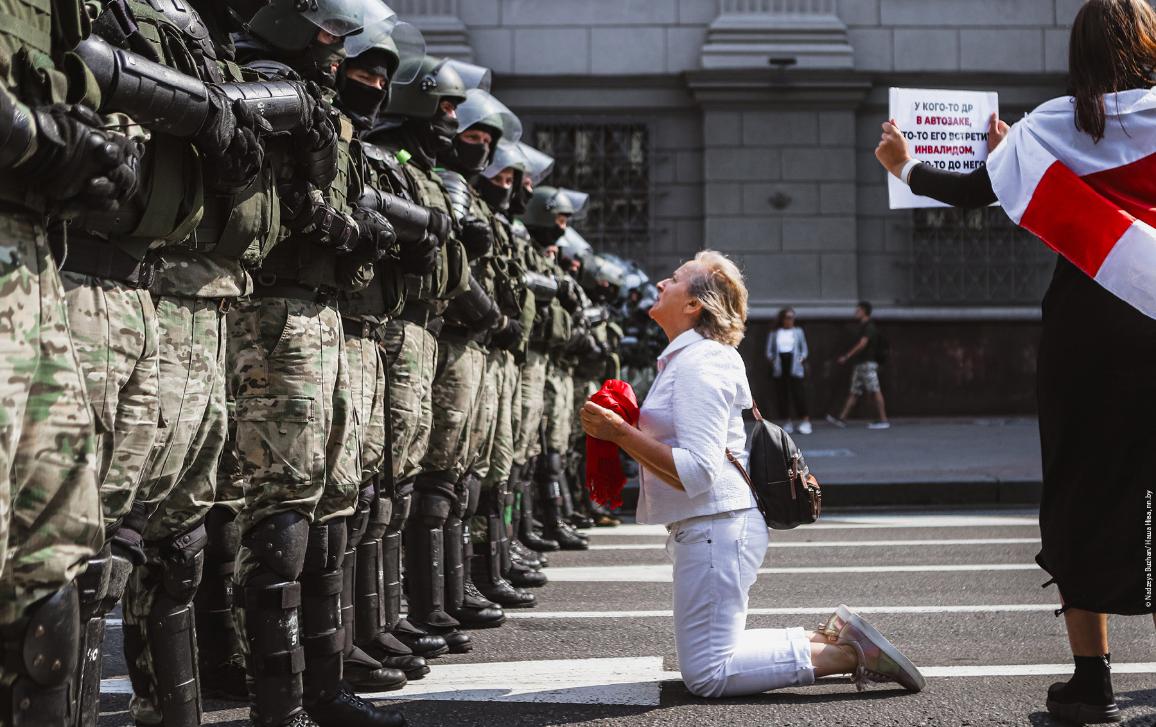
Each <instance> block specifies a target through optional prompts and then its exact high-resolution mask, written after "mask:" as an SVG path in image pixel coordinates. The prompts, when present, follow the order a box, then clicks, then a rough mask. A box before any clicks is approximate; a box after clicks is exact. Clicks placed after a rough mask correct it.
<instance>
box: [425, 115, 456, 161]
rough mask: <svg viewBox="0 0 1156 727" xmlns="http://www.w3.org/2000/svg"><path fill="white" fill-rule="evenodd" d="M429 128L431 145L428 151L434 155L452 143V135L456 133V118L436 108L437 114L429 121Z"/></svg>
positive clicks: (451, 145)
mask: <svg viewBox="0 0 1156 727" xmlns="http://www.w3.org/2000/svg"><path fill="white" fill-rule="evenodd" d="M429 128H430V143H431V144H432V145H433V146H432V148H431V149H430V151H432V152H433V155H434V156H437V155H438V154H440V153H442V152H443V151H446V150H447V149H451V148H452V147H453V145H454V137H455V136H457V135H458V119H457V117H456V116H455V117H451V116H449V115H447V114H446V112H444V111H442V110H440V109H439V110H438V113H437V116H435V117H434V118H433V120H432V121H430V122H429Z"/></svg>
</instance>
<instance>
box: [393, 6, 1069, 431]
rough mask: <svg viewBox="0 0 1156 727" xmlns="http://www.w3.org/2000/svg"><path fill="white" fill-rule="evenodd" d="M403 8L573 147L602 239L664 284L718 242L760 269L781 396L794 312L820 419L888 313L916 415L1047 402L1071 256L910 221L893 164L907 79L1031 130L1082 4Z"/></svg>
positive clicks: (979, 220)
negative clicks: (1045, 307)
mask: <svg viewBox="0 0 1156 727" xmlns="http://www.w3.org/2000/svg"><path fill="white" fill-rule="evenodd" d="M391 4H392V5H393V7H395V9H397V10H398V11H399V12H400V13H401V14H402V15H403V16H405V17H406V18H407V19H409V20H410V21H412V22H414V23H415V24H416V25H418V26H419V27H421V28H422V30H423V31H424V32H425V34H426V37H427V40H428V41H429V42H430V44H431V50H432V51H433V52H436V53H441V54H445V55H452V56H455V57H459V58H465V59H469V60H472V61H474V62H476V63H480V64H483V65H486V66H488V67H490V68H492V69H493V71H494V77H495V82H494V90H495V93H497V94H498V95H499V96H500V97H501V98H502V99H503V100H504V101H505V102H506V103H507V104H508V105H509V106H510V107H511V108H513V109H514V110H515V111H516V112H518V113H519V114H520V115H521V116H522V119H523V121H524V122H525V124H526V128H527V140H528V141H529V142H530V143H533V144H535V145H537V146H539V147H541V148H543V149H545V150H546V151H548V152H550V153H552V154H553V155H554V156H556V157H557V159H558V167H557V171H556V173H555V177H554V178H553V180H552V181H554V182H555V183H560V184H567V185H571V186H576V187H579V188H582V189H583V190H585V191H588V192H591V193H592V194H593V195H594V199H595V200H596V202H595V206H594V208H593V209H592V210H591V212H590V214H589V215H588V216H587V218H586V219H585V220H584V221H583V222H582V223H581V224H580V229H581V230H582V232H583V234H584V235H585V236H586V237H587V238H588V239H590V240H591V242H593V243H595V245H596V247H602V248H604V249H608V250H611V251H614V252H618V253H621V254H623V255H626V256H629V257H633V258H635V259H638V260H640V261H642V262H644V263H645V264H646V265H647V266H648V268H649V269H650V270H651V271H652V275H657V276H658V277H661V276H662V274H663V273H665V271H668V270H670V269H672V268H673V267H674V266H675V265H676V264H677V263H678V262H679V261H681V260H684V259H686V258H687V257H689V256H690V255H692V254H693V253H694V252H695V251H696V250H699V249H701V248H703V247H707V246H709V247H713V248H716V249H720V250H723V251H725V252H728V253H731V254H733V255H734V256H735V257H736V258H737V259H738V260H739V262H740V263H741V264H742V266H743V268H744V270H745V272H746V274H747V276H748V279H749V284H750V289H751V299H752V319H753V320H752V325H751V330H750V335H749V336H748V340H747V342H746V343H745V344H744V347H743V350H744V353H745V354H746V355H747V360H748V362H749V364H750V366H751V371H752V377H751V378H752V382H753V383H755V384H756V389H757V390H758V393H759V394H760V396H761V398H763V399H768V400H769V399H770V398H771V397H770V396H769V393H768V392H767V390H766V386H765V384H766V382H765V378H766V377H765V371H764V367H763V366H761V365H760V362H761V355H760V350H761V348H762V346H763V344H764V342H765V339H766V334H767V330H768V326H769V323H770V321H771V320H772V319H773V317H774V315H775V312H776V311H777V310H778V309H779V308H780V307H781V306H783V305H792V306H794V307H795V308H796V309H797V310H798V312H799V318H800V320H801V322H802V323H803V324H804V325H805V326H806V327H807V330H808V334H809V335H808V337H809V338H810V339H811V343H812V349H813V351H814V353H813V356H812V365H811V373H812V376H811V391H812V399H813V408H816V409H819V410H822V409H824V408H827V407H830V406H832V405H833V402H835V401H836V400H838V399H839V398H841V396H842V394H843V391H844V389H845V378H846V376H847V374H848V372H847V371H846V370H844V369H841V368H839V367H837V366H835V364H834V363H833V361H832V359H833V358H834V357H835V355H837V353H838V352H839V350H840V349H841V348H843V347H844V346H845V345H847V344H848V342H849V341H848V339H849V336H850V333H849V331H848V327H847V324H846V320H847V318H848V316H849V315H850V312H851V310H852V308H853V306H854V303H855V302H856V301H857V300H860V299H869V300H871V301H872V302H874V303H875V305H876V307H877V311H878V313H877V318H878V319H879V320H880V323H881V326H882V327H883V328H884V329H885V330H886V332H887V337H888V339H889V341H890V344H891V350H892V356H891V363H890V365H889V366H888V367H887V370H886V372H885V385H887V387H888V389H889V391H888V394H889V398H890V401H891V404H892V408H893V410H894V411H895V413H897V414H911V415H930V414H935V415H942V414H967V415H972V414H1015V413H1026V412H1030V411H1032V410H1033V408H1034V394H1033V390H1034V386H1033V383H1032V378H1033V376H1034V358H1035V353H1034V351H1035V341H1036V336H1037V325H1038V323H1037V322H1038V318H1039V301H1040V297H1041V295H1042V293H1043V290H1044V289H1045V288H1046V285H1047V281H1048V278H1049V276H1050V273H1051V268H1052V265H1053V259H1052V257H1051V254H1050V253H1049V252H1048V251H1046V250H1045V249H1043V247H1042V245H1041V244H1040V243H1039V242H1038V241H1036V240H1035V239H1034V238H1031V237H1029V236H1026V235H1025V234H1023V233H1022V232H1020V231H1019V230H1017V229H1015V228H1014V227H1013V226H1011V225H1010V223H1008V222H1007V219H1006V217H1004V216H1003V214H1002V212H1001V211H1000V210H999V209H998V208H995V209H989V210H980V211H976V212H968V213H961V212H956V211H922V210H921V211H895V212H892V211H889V210H888V205H887V193H886V184H885V177H884V174H883V172H882V171H881V169H880V168H879V166H878V164H877V163H876V162H875V159H874V157H873V153H872V152H873V149H874V147H875V144H876V142H877V141H878V137H879V124H880V122H881V121H883V120H884V119H885V118H886V115H887V98H888V88H889V87H892V86H903V87H922V88H961V89H975V90H990V91H996V92H998V93H999V97H1000V105H1001V112H1002V115H1003V116H1004V118H1006V119H1008V120H1009V121H1010V120H1014V119H1015V118H1017V117H1019V116H1021V115H1022V114H1023V113H1024V112H1026V111H1028V110H1030V109H1031V108H1033V107H1034V106H1036V105H1037V104H1039V103H1040V102H1042V101H1044V100H1046V99H1048V98H1051V97H1054V96H1057V95H1060V94H1061V93H1062V92H1063V88H1064V76H1065V72H1066V64H1067V40H1068V26H1069V25H1070V23H1071V20H1072V19H1073V18H1074V17H1075V14H1076V12H1077V10H1078V8H1079V5H1080V0H401V1H400V2H397V1H395V2H392V3H391ZM768 408H769V407H768ZM820 413H821V411H820Z"/></svg>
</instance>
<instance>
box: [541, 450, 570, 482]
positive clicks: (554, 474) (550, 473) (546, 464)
mask: <svg viewBox="0 0 1156 727" xmlns="http://www.w3.org/2000/svg"><path fill="white" fill-rule="evenodd" d="M564 471H565V467H564V466H563V462H562V453H561V452H555V451H550V452H547V453H546V455H545V456H544V457H542V474H543V475H544V476H545V477H547V478H550V479H556V478H560V477H562V474H563V472H564Z"/></svg>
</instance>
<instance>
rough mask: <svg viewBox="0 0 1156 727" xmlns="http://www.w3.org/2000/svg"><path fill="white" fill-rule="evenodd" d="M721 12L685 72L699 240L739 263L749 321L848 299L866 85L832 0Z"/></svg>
mask: <svg viewBox="0 0 1156 727" xmlns="http://www.w3.org/2000/svg"><path fill="white" fill-rule="evenodd" d="M719 8H720V13H719V16H718V17H717V18H716V19H715V21H714V22H713V23H711V25H710V28H709V30H708V32H707V37H706V41H705V43H704V45H703V51H702V65H703V69H702V70H699V71H692V72H690V73H688V74H687V84H688V86H689V88H690V91H691V93H692V94H693V96H694V98H695V100H696V101H697V103H698V104H699V106H700V108H701V109H702V112H703V171H704V184H703V190H704V195H705V198H704V217H705V241H704V243H705V245H707V246H710V247H714V248H717V249H720V250H724V251H727V252H731V253H734V254H735V256H736V257H738V258H739V259H740V261H741V262H742V263H743V265H744V267H745V269H746V271H747V275H748V284H749V287H750V291H751V303H752V313H753V315H754V316H755V317H765V316H767V315H769V314H770V313H771V311H773V310H774V309H775V308H776V307H778V306H779V305H782V304H785V303H791V304H801V305H810V306H832V305H844V304H846V303H849V302H851V301H854V300H855V299H856V297H857V295H858V266H857V235H856V219H855V215H856V200H855V194H856V193H855V108H856V107H857V106H859V105H860V103H862V101H863V99H864V98H865V97H866V94H867V92H868V91H869V89H870V83H869V79H868V78H866V77H865V76H857V75H856V74H855V73H854V71H853V70H851V66H852V55H851V46H850V44H849V42H848V40H847V30H846V26H845V25H844V24H843V23H842V21H840V20H839V18H838V17H837V16H836V14H835V0H720V2H719ZM770 59H776V60H778V61H779V62H778V63H777V64H771V63H770V62H769V61H770ZM783 59H788V60H787V61H785V62H784V60H783ZM776 66H777V67H776Z"/></svg>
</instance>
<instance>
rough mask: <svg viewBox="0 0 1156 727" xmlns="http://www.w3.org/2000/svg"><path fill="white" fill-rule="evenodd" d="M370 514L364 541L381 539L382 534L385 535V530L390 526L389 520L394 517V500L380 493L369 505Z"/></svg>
mask: <svg viewBox="0 0 1156 727" xmlns="http://www.w3.org/2000/svg"><path fill="white" fill-rule="evenodd" d="M368 515H369V517H368V518H367V520H366V526H365V534H364V536H363V541H367V540H381V536H383V535H385V530H386V528H388V527H389V521H390V519H391V518H392V517H393V500H391V499H389V498H388V497H385V496H384V495H379V496H378V497H377V499H375V500H374V501H373V504H372V505H370V506H369V513H368Z"/></svg>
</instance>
